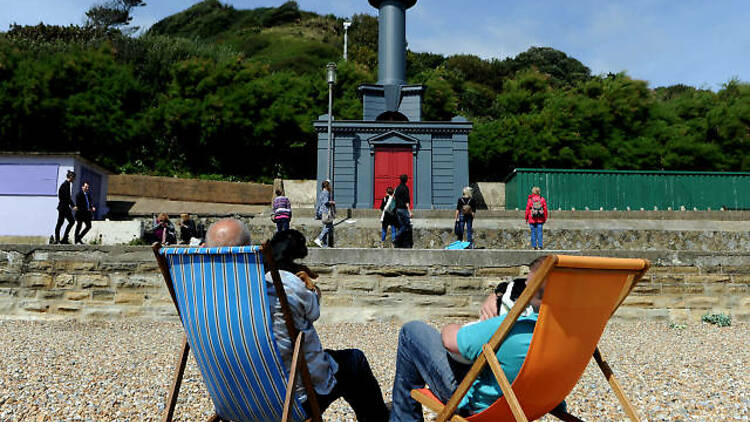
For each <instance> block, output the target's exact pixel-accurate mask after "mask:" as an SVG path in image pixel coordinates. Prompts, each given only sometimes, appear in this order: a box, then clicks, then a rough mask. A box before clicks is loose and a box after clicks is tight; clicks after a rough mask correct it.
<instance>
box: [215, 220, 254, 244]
mask: <svg viewBox="0 0 750 422" xmlns="http://www.w3.org/2000/svg"><path fill="white" fill-rule="evenodd" d="M249 244H250V230H248V229H247V226H245V224H244V223H243V222H242V221H240V220H238V219H236V218H223V219H221V220H219V221H217V222H215V223H213V224H211V226H209V227H208V231H207V232H206V247H209V248H215V247H222V246H248V245H249Z"/></svg>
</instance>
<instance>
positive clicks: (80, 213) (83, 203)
mask: <svg viewBox="0 0 750 422" xmlns="http://www.w3.org/2000/svg"><path fill="white" fill-rule="evenodd" d="M95 212H96V207H94V202H93V201H92V200H91V194H90V193H89V182H86V181H84V182H83V184H81V191H80V192H78V195H76V221H77V222H78V223H77V224H76V233H75V242H76V244H78V245H80V244H83V236H86V233H88V232H89V230H91V219H92V218H93V217H94V213H95ZM84 224H85V225H86V228H85V229H83V231H81V226H83V225H84Z"/></svg>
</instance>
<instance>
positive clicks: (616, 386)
mask: <svg viewBox="0 0 750 422" xmlns="http://www.w3.org/2000/svg"><path fill="white" fill-rule="evenodd" d="M594 360H596V363H597V364H598V365H599V368H600V369H601V370H602V373H603V374H604V378H606V379H607V381H608V382H609V385H610V386H611V387H612V390H613V391H614V392H615V395H616V396H617V399H618V400H619V401H620V404H621V405H622V408H623V409H624V410H625V413H626V414H627V415H628V417H629V418H630V420H631V421H633V422H640V421H641V419H640V418H639V417H638V414H637V413H636V412H635V408H634V407H633V405H631V404H630V401H628V398H627V397H625V392H624V391H623V389H622V387H620V383H618V382H617V379H615V374H614V373H613V372H612V368H610V367H609V365H608V364H607V362H605V361H604V359H603V358H602V354H601V352H599V347H597V348H596V349H595V350H594Z"/></svg>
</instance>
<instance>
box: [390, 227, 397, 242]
mask: <svg viewBox="0 0 750 422" xmlns="http://www.w3.org/2000/svg"><path fill="white" fill-rule="evenodd" d="M390 226H391V243H395V242H396V231H398V227H397V226H396V225H395V224H391V225H390Z"/></svg>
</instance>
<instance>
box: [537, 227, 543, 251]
mask: <svg viewBox="0 0 750 422" xmlns="http://www.w3.org/2000/svg"><path fill="white" fill-rule="evenodd" d="M543 226H544V223H539V224H537V225H536V230H537V231H536V243H537V244H538V245H539V249H544V235H542V227H543Z"/></svg>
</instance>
